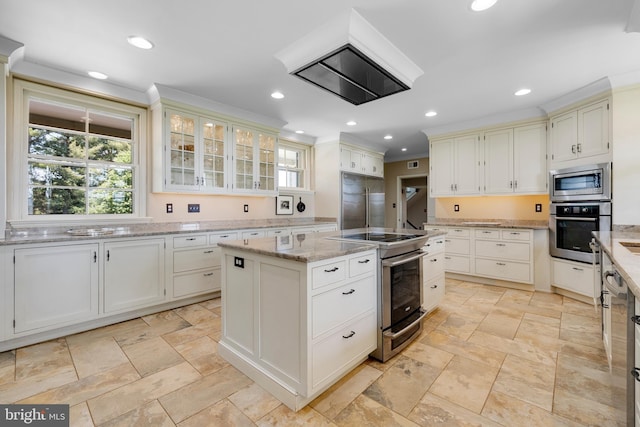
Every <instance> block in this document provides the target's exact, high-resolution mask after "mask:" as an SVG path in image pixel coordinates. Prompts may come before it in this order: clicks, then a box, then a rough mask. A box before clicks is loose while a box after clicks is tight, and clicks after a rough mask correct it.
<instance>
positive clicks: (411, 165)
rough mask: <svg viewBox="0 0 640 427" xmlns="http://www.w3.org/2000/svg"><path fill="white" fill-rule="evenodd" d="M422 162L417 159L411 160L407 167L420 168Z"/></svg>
mask: <svg viewBox="0 0 640 427" xmlns="http://www.w3.org/2000/svg"><path fill="white" fill-rule="evenodd" d="M419 165H420V163H419V162H418V161H417V160H411V161H410V162H407V169H418V166H419Z"/></svg>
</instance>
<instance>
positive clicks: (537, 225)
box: [423, 218, 549, 230]
mask: <svg viewBox="0 0 640 427" xmlns="http://www.w3.org/2000/svg"><path fill="white" fill-rule="evenodd" d="M423 226H427V227H490V228H528V229H532V230H547V229H548V228H549V221H547V220H544V221H540V220H516V219H500V218H494V219H471V218H460V219H458V218H433V219H430V220H429V221H427V222H425V223H423Z"/></svg>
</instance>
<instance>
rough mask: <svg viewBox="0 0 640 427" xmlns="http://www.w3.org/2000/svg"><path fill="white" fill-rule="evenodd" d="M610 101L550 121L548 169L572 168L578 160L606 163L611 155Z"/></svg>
mask: <svg viewBox="0 0 640 427" xmlns="http://www.w3.org/2000/svg"><path fill="white" fill-rule="evenodd" d="M610 115H611V112H610V110H609V100H608V99H604V100H600V101H597V102H594V103H591V104H588V105H585V106H581V107H580V108H577V109H573V110H570V111H567V112H564V113H561V114H559V115H556V116H552V117H551V166H552V168H554V167H567V166H573V165H574V164H576V162H578V161H580V160H581V159H587V161H589V162H592V163H599V162H600V161H601V160H602V161H607V160H609V159H608V156H609V155H610Z"/></svg>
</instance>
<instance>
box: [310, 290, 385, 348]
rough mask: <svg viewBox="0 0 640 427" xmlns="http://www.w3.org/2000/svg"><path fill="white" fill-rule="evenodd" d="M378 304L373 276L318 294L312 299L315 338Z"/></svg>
mask: <svg viewBox="0 0 640 427" xmlns="http://www.w3.org/2000/svg"><path fill="white" fill-rule="evenodd" d="M375 304H376V291H375V281H374V279H373V277H367V278H365V279H361V280H358V281H356V282H352V283H349V284H347V285H345V286H341V287H339V288H336V289H332V290H330V291H328V292H324V293H322V294H318V295H316V296H314V297H313V298H312V299H311V309H312V315H311V316H312V325H313V326H312V330H313V338H314V339H315V338H317V337H318V336H319V335H321V334H323V333H325V332H327V331H328V330H330V329H332V328H335V327H336V326H338V325H340V324H342V323H344V322H346V321H348V320H349V319H352V318H354V317H356V316H358V315H359V314H362V313H364V312H365V311H369V310H373V309H374V308H375Z"/></svg>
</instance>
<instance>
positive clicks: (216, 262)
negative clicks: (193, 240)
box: [173, 248, 220, 273]
mask: <svg viewBox="0 0 640 427" xmlns="http://www.w3.org/2000/svg"><path fill="white" fill-rule="evenodd" d="M218 266H220V248H202V249H191V250H186V251H175V252H174V253H173V272H174V273H180V272H183V271H189V270H198V269H202V268H212V267H218Z"/></svg>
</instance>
